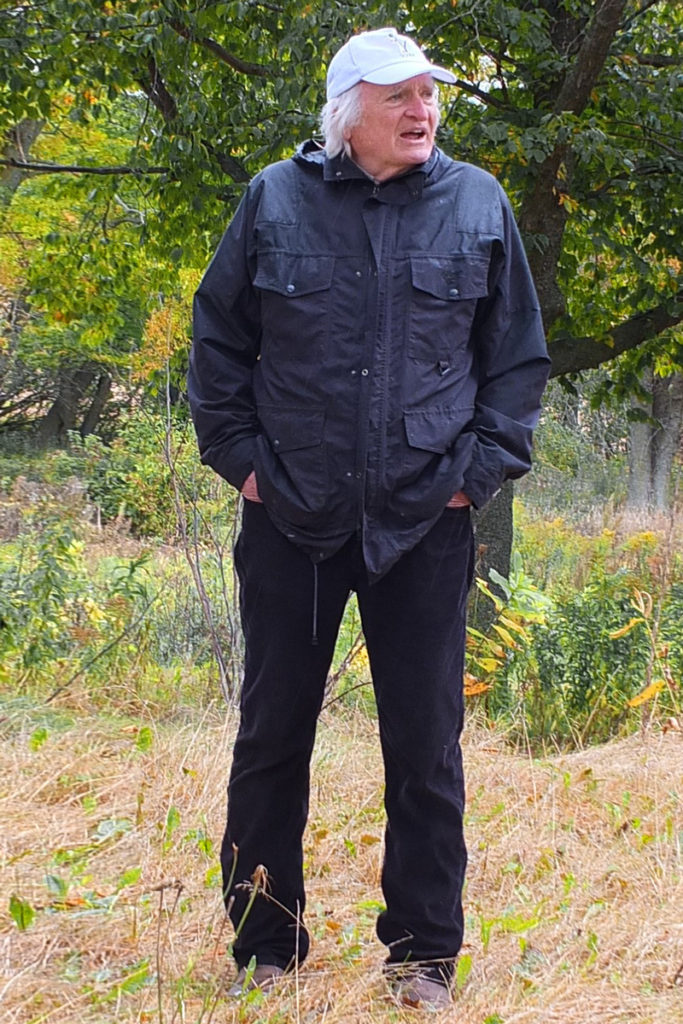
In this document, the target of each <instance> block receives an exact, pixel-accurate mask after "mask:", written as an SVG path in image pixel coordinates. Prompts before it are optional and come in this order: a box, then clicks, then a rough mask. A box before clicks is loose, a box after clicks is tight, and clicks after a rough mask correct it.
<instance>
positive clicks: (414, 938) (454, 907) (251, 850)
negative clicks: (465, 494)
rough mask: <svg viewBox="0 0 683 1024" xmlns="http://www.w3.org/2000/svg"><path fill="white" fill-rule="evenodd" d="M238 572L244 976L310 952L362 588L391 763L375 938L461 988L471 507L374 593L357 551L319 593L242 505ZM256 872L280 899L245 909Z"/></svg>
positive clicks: (238, 867) (290, 549) (330, 568)
mask: <svg viewBox="0 0 683 1024" xmlns="http://www.w3.org/2000/svg"><path fill="white" fill-rule="evenodd" d="M235 561H236V567H237V572H238V575H239V580H240V586H241V590H240V601H241V613H242V622H243V628H244V634H245V641H246V660H245V675H244V684H243V689H242V697H241V706H240V710H241V719H240V726H239V731H238V735H237V740H236V742H235V749H234V756H233V763H232V771H231V775H230V783H229V787H228V822H227V829H226V832H225V837H224V840H223V847H222V853H221V863H222V870H223V882H224V893H225V900H226V905H227V907H228V909H229V911H230V916H231V919H232V922H233V925H234V927H235V929H236V931H237V935H236V940H235V943H234V948H233V952H234V956H235V959H236V961H237V963H238V965H239V966H244V965H245V964H247V963H248V962H249V960H250V959H251V957H252V956H255V957H256V959H257V961H259V962H260V963H270V964H277V965H278V966H281V967H287V966H291V964H292V963H293V961H294V959H298V961H299V962H301V961H303V959H304V958H305V956H306V953H307V951H308V935H307V933H306V930H305V927H304V925H303V920H302V915H303V911H304V906H305V896H304V881H303V870H302V868H303V854H302V834H303V831H304V827H305V824H306V818H307V814H308V797H309V763H310V758H311V753H312V750H313V742H314V737H315V729H316V722H317V718H318V714H319V712H320V707H321V704H322V700H323V694H324V687H325V680H326V676H327V673H328V671H329V667H330V663H331V660H332V655H333V652H334V646H335V641H336V637H337V633H338V630H339V626H340V623H341V618H342V615H343V612H344V607H345V605H346V602H347V600H348V597H349V594H350V592H351V591H352V590H355V591H356V594H357V598H358V605H359V609H360V613H361V620H362V624H363V630H364V633H365V638H366V642H367V649H368V655H369V660H370V669H371V672H372V679H373V685H374V690H375V696H376V701H377V710H378V719H379V732H380V740H381V745H382V753H383V757H384V766H385V807H386V813H387V827H386V837H385V839H386V843H385V858H384V865H383V870H382V888H383V892H384V898H385V902H386V910H385V911H383V912H382V913H381V914H380V915H379V918H378V922H377V934H378V937H379V939H380V940H381V942H383V943H384V944H385V945H386V946H387V947H388V950H389V957H388V960H389V963H390V964H401V963H404V962H407V961H430V962H431V965H430V969H433V970H434V971H436V970H440V971H441V973H442V974H444V975H445V976H446V977H448V975H449V974H450V972H451V971H452V967H453V960H454V958H455V956H456V954H457V953H458V950H459V949H460V946H461V943H462V933H463V915H462V902H461V895H462V885H463V878H464V873H465V865H466V859H467V854H466V850H465V843H464V839H463V807H464V781H463V770H462V757H461V750H460V733H461V730H462V723H463V687H462V677H463V664H464V642H465V613H466V598H467V591H468V589H469V586H470V583H471V578H472V568H473V543H472V530H471V526H470V515H469V510H468V509H446V510H445V511H444V513H443V515H442V516H441V518H440V519H439V521H438V522H437V523H436V525H435V526H434V527H433V528H432V529H431V530H430V532H429V533H428V534H427V536H426V537H425V538H424V539H423V540H422V541H421V542H420V543H419V544H418V545H417V546H416V547H415V548H414V549H413V550H412V551H410V552H408V553H407V554H405V555H404V556H403V557H402V558H401V559H400V560H399V562H397V563H396V565H395V566H394V567H393V568H392V569H391V570H390V571H389V572H388V573H387V575H386V576H385V577H384V578H382V579H381V580H380V581H379V582H377V583H374V584H373V585H372V586H370V585H369V584H368V582H367V578H366V574H365V570H364V566H363V561H362V555H361V551H360V543H359V541H358V539H357V538H354V539H352V540H350V541H348V542H347V544H346V545H345V546H344V547H343V548H342V549H341V550H340V551H339V552H338V553H337V554H336V555H334V556H333V557H332V558H330V559H329V560H327V561H325V562H322V563H321V564H320V565H319V566H318V568H317V573H318V581H317V587H316V584H315V579H314V576H315V572H314V567H313V564H312V563H311V561H310V560H309V558H308V557H307V556H306V555H304V554H303V553H302V552H301V551H300V550H299V549H298V548H296V547H295V546H294V545H293V544H292V543H291V542H290V541H288V540H287V539H286V538H285V537H284V536H283V535H282V534H281V533H280V532H279V531H278V530H277V529H276V528H275V527H274V526H273V525H272V523H271V522H270V520H269V518H268V515H267V513H266V511H265V509H264V508H263V506H262V505H259V504H255V503H252V502H245V508H244V517H243V522H242V529H241V533H240V536H239V538H238V541H237V546H236V550H235ZM316 589H317V594H316V593H315V592H314V591H315V590H316ZM314 607H315V612H316V615H317V634H318V643H317V645H314V644H312V643H311V631H312V621H313V614H314ZM258 865H263V866H264V867H265V868H266V869H267V872H268V887H269V892H270V896H271V897H272V899H270V898H267V897H265V896H263V895H261V894H259V895H258V896H257V897H256V899H255V900H254V901H253V903H252V905H251V906H250V907H248V903H249V896H250V892H249V888H248V885H245V884H244V883H245V882H246V883H248V882H249V881H250V879H251V877H252V874H253V873H254V871H255V869H256V868H257V866H258ZM278 904H280V905H281V906H279V905H278ZM283 907H284V908H287V911H289V912H287V911H286V910H283V909H282V908H283ZM247 909H248V913H246V915H245V910H247Z"/></svg>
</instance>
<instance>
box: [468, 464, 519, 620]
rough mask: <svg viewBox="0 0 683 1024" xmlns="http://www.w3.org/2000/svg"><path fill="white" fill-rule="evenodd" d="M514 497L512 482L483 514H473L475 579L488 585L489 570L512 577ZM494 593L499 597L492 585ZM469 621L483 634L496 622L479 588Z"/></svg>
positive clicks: (499, 493)
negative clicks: (477, 577)
mask: <svg viewBox="0 0 683 1024" xmlns="http://www.w3.org/2000/svg"><path fill="white" fill-rule="evenodd" d="M513 497H514V490H513V485H512V481H511V480H508V481H507V483H505V484H503V486H502V487H501V489H500V491H499V492H498V494H497V495H496V496H495V498H492V499H491V501H490V502H489V503H488V505H486V506H485V507H484V508H483V509H482V510H481V512H474V514H473V520H474V536H475V546H476V560H475V567H474V575H475V577H476V576H479V577H481V579H483V580H486V582H487V583H489V584H491V581H490V579H489V569H492V568H493V569H495V570H496V571H497V572H499V573H500V574H501V576H508V575H509V573H510V553H511V551H512V532H513V531H512V499H513ZM491 589H492V590H493V591H494V592H497V593H500V591H499V588H498V587H496V586H495V584H491ZM500 596H501V597H503V596H504V595H503V594H500ZM469 618H470V623H471V624H472V625H473V626H475V627H476V629H479V630H481V631H482V632H485V631H486V630H487V629H488V627H489V626H490V625H491V623H492V622H493V620H494V618H495V609H494V607H493V604H492V602H491V601H490V600H489V599H488V598H487V597H484V595H483V594H481V593H480V592H479V590H478V589H477V588H476V587H473V588H472V593H471V594H470V604H469Z"/></svg>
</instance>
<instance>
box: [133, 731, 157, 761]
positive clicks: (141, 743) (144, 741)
mask: <svg viewBox="0 0 683 1024" xmlns="http://www.w3.org/2000/svg"><path fill="white" fill-rule="evenodd" d="M153 744H154V733H153V732H152V730H151V729H150V727H149V726H148V725H143V726H142V728H141V729H140V730H139V731H138V734H137V737H136V739H135V746H136V747H137V748H138V750H140V751H142V753H143V754H144V753H147V751H148V750H151V749H152V746H153Z"/></svg>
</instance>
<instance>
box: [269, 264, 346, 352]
mask: <svg viewBox="0 0 683 1024" xmlns="http://www.w3.org/2000/svg"><path fill="white" fill-rule="evenodd" d="M256 260H257V269H256V274H255V276H254V286H255V287H256V288H258V289H259V290H260V294H261V326H262V329H263V334H262V350H263V354H264V355H266V356H267V355H268V354H269V351H270V350H271V349H272V348H274V349H276V350H277V351H278V354H279V355H281V356H284V357H286V358H287V360H290V359H293V360H295V361H296V360H297V356H298V355H299V356H300V357H301V358H304V359H309V358H312V357H315V356H316V355H317V356H320V355H322V346H323V344H324V339H325V336H326V333H327V321H328V312H329V305H330V294H331V286H332V275H333V273H334V256H306V255H299V254H297V253H291V252H285V251H284V250H282V249H268V250H263V251H259V252H258V253H257V257H256Z"/></svg>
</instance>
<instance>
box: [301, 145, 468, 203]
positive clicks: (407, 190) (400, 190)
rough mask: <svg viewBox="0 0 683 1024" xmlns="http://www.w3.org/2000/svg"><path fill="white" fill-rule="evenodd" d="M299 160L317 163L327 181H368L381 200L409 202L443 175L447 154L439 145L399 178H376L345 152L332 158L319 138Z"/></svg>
mask: <svg viewBox="0 0 683 1024" xmlns="http://www.w3.org/2000/svg"><path fill="white" fill-rule="evenodd" d="M294 159H295V160H296V161H297V163H306V164H315V165H317V166H319V167H320V168H321V169H322V174H323V179H324V180H325V181H328V182H331V183H334V184H339V183H341V182H347V181H358V182H359V183H360V184H362V185H365V187H366V188H367V191H368V195H370V196H372V197H373V198H374V199H376V200H377V201H378V202H385V203H394V204H398V205H406V204H408V203H412V202H414V201H415V200H416V199H420V197H421V196H422V191H423V189H424V188H425V187H426V186H429V185H430V184H432V181H433V180H436V178H438V177H440V176H441V172H442V169H441V170H440V164H442V163H444V162H446V161H447V159H448V158H447V157H446V156H444V154H443V153H442V152H441V150H440V149H438V148H437V147H436V146H435V147H434V149H433V150H432V152H431V155H430V157H429V159H428V160H426V161H425V162H424V163H423V164H419V165H418V166H416V167H413V168H411V170H409V171H406V172H405V174H401V175H399V177H397V178H389V179H388V180H387V181H381V182H375V181H374V180H373V179H372V178H371V177H370V176H369V175H368V174H366V173H365V171H364V170H363V169H362V168H361V167H359V166H358V164H356V163H354V162H353V160H351V159H350V158H349V157H348V156H346V154H345V153H341V154H340V155H339V156H335V157H332V158H331V159H329V158H328V157H327V154H326V153H325V150H324V149H323V148H322V147H321V146H320V145H319V144H318V143H317V142H315V141H313V140H309V141H308V142H305V143H304V144H303V145H302V146H301V147H300V148H299V149H298V150H297V152H296V154H295V157H294Z"/></svg>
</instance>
